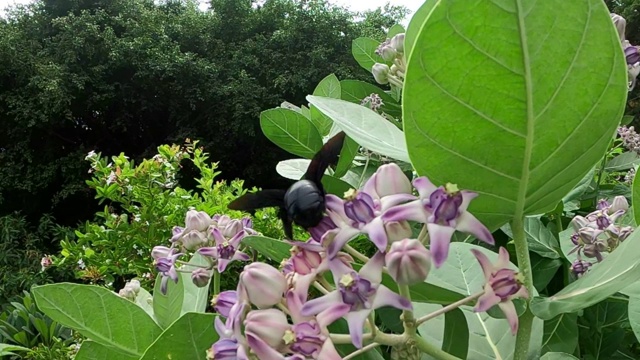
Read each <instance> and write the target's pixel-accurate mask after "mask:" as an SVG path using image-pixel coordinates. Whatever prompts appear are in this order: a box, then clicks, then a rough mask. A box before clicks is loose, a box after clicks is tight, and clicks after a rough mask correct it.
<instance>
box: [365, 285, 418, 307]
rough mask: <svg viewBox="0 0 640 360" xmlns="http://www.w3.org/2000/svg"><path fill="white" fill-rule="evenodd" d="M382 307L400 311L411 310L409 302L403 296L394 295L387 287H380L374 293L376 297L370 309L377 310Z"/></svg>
mask: <svg viewBox="0 0 640 360" xmlns="http://www.w3.org/2000/svg"><path fill="white" fill-rule="evenodd" d="M383 306H391V307H394V308H396V309H400V310H413V305H411V301H409V300H407V299H406V298H405V297H403V296H400V295H398V294H396V293H394V292H393V291H391V290H390V289H389V288H388V287H386V286H384V285H380V287H378V290H377V291H376V297H375V299H373V306H372V307H373V308H374V309H378V308H381V307H383Z"/></svg>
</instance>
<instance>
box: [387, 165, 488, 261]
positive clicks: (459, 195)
mask: <svg viewBox="0 0 640 360" xmlns="http://www.w3.org/2000/svg"><path fill="white" fill-rule="evenodd" d="M413 186H414V187H415V188H416V190H418V194H419V197H418V198H415V197H413V199H415V200H413V201H411V202H409V203H406V204H402V205H397V206H394V207H392V208H390V209H389V210H387V211H386V212H385V213H384V214H383V215H382V219H383V220H384V221H394V220H395V221H400V220H413V221H418V222H421V223H426V224H427V230H428V231H429V239H430V241H431V247H430V250H431V255H432V256H433V262H434V265H435V266H436V268H438V267H440V266H441V265H442V264H443V263H444V261H445V260H446V259H447V256H448V254H449V243H450V242H451V237H452V236H453V233H454V232H455V231H456V230H458V231H461V232H465V233H469V234H472V235H474V236H475V237H476V238H478V239H479V240H482V241H484V242H486V243H488V244H491V245H493V244H494V240H493V236H492V235H491V232H489V229H487V228H486V227H485V226H484V225H483V224H482V223H481V222H480V221H479V220H478V219H476V217H475V216H473V215H472V214H471V213H470V212H468V211H467V207H468V206H469V203H470V202H471V200H473V199H474V198H475V197H476V196H477V194H476V193H474V192H471V191H466V190H458V188H457V186H455V185H453V184H447V185H446V186H440V187H436V186H435V185H433V184H432V183H431V181H429V179H427V178H426V177H424V176H423V177H419V178H417V179H415V180H414V181H413Z"/></svg>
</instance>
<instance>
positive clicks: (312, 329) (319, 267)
mask: <svg viewBox="0 0 640 360" xmlns="http://www.w3.org/2000/svg"><path fill="white" fill-rule="evenodd" d="M414 188H415V190H417V193H418V196H416V195H414V194H413V193H412V192H413V190H414ZM475 196H476V194H474V193H472V192H469V191H460V190H458V189H457V188H456V186H455V185H451V184H447V185H446V186H443V187H436V186H435V185H433V184H432V183H431V182H430V181H429V180H428V179H427V178H426V177H420V178H417V179H415V180H414V181H413V187H412V184H411V182H410V181H409V179H408V178H407V177H406V176H405V175H404V173H403V172H402V170H401V169H400V167H399V166H398V165H396V164H386V165H383V166H381V167H380V168H379V169H378V170H377V172H376V173H375V174H374V175H373V176H372V177H371V178H370V179H369V180H368V181H367V182H366V183H365V185H364V186H363V188H362V189H361V190H351V191H349V192H348V193H346V194H345V198H344V199H341V198H339V197H337V196H335V195H327V196H326V216H325V217H324V218H323V220H322V221H321V222H320V224H319V225H318V226H316V227H314V228H312V229H310V231H309V232H310V235H311V237H310V238H309V239H308V240H307V241H305V242H298V241H290V242H289V243H290V244H291V245H292V249H291V256H290V257H289V258H287V259H285V260H284V261H283V262H282V264H281V268H282V270H278V269H276V268H274V267H272V266H270V265H268V264H264V263H252V264H249V265H247V266H245V268H244V271H243V272H242V273H241V275H240V281H239V283H238V287H237V289H236V290H234V291H225V292H223V293H221V294H219V295H216V296H214V299H213V301H212V305H213V307H214V309H215V310H216V311H217V312H218V313H219V314H220V315H221V316H222V317H224V318H226V319H225V320H222V319H221V318H217V319H216V329H217V331H218V333H219V334H220V339H219V340H218V341H217V342H216V343H214V344H213V345H212V347H211V348H210V349H209V358H212V359H247V358H248V356H249V355H250V354H251V355H255V356H256V357H257V358H260V359H301V360H302V359H340V356H339V354H338V353H337V351H336V349H335V346H334V344H333V342H332V340H331V336H330V334H329V331H328V329H327V326H328V325H330V324H331V323H333V322H334V321H336V320H337V319H340V318H344V319H345V320H346V321H347V323H348V325H349V333H350V335H351V341H352V343H353V345H354V346H355V347H357V348H362V347H363V342H364V329H365V325H366V324H367V323H368V325H369V327H373V326H375V325H374V324H373V323H371V322H369V321H370V320H369V318H370V315H371V313H372V311H373V310H375V309H378V308H380V307H384V306H390V307H394V308H397V309H402V310H412V304H411V302H410V301H409V300H408V299H407V298H405V297H403V296H401V295H399V294H397V293H395V292H393V291H392V290H391V289H389V288H388V287H386V286H385V285H384V284H382V276H383V272H385V271H386V272H387V273H388V274H389V275H390V276H391V277H392V278H393V279H394V280H395V281H396V282H397V283H398V284H400V285H402V286H404V285H412V284H416V283H420V282H423V281H424V280H425V279H426V278H427V275H428V273H429V269H430V268H431V262H432V255H433V262H434V264H435V266H440V265H442V263H443V262H444V261H445V260H446V257H447V254H448V247H449V246H448V245H449V242H450V240H451V235H452V234H453V232H454V231H455V230H460V231H465V232H469V233H471V234H473V235H475V236H476V237H477V238H478V239H481V240H483V241H486V242H488V243H490V244H493V237H492V236H491V233H490V232H489V231H488V229H487V228H486V227H484V225H482V224H481V223H480V222H479V221H478V220H477V219H476V218H475V217H474V216H473V215H471V214H470V213H469V212H467V210H466V209H467V206H468V205H469V202H470V201H471V200H472V199H473V198H474V197H475ZM408 221H418V222H421V223H424V224H426V228H427V229H428V232H429V237H430V239H431V249H432V250H431V251H429V250H427V248H426V247H425V244H423V243H422V241H421V239H414V238H412V231H411V227H410V225H409V222H408ZM360 234H365V235H368V237H369V239H370V240H371V241H372V242H373V243H374V244H375V246H376V247H377V249H378V251H377V252H376V253H375V255H374V256H372V257H371V258H370V259H366V262H365V264H364V265H362V267H360V268H358V266H357V265H356V264H355V263H354V260H353V258H352V256H351V255H350V254H348V253H349V252H352V249H351V248H350V247H349V246H348V243H349V241H351V240H352V239H354V238H355V237H356V236H358V235H360ZM354 254H356V253H354ZM505 254H506V250H504V249H501V253H500V261H499V262H498V263H497V264H495V265H491V264H490V263H489V262H488V260H486V257H483V256H484V255H482V254H481V253H480V255H478V254H476V257H477V258H478V260H479V261H480V264H481V265H482V267H483V269H484V271H485V274H486V278H487V285H486V290H485V291H486V294H485V295H484V296H483V298H481V300H482V302H481V304H480V306H479V307H478V309H477V311H486V310H488V308H490V307H491V306H493V305H499V306H500V307H501V308H503V310H504V312H505V314H507V316H508V318H509V321H510V323H511V324H512V328H513V327H514V326H515V327H517V314H516V315H515V320H514V314H515V308H514V307H513V303H512V302H511V300H512V299H513V298H515V297H521V296H527V293H526V290H523V289H524V288H523V287H522V282H521V281H520V277H519V275H518V274H516V273H515V272H514V271H513V270H509V269H506V266H507V265H508V255H506V258H505ZM328 274H330V275H331V278H332V279H333V284H330V283H329V281H328V280H327V278H326V275H328ZM312 286H313V287H314V288H315V289H317V290H318V291H320V292H321V293H322V296H320V297H317V298H315V299H308V293H309V289H310V288H311V287H312ZM514 324H515V325H514Z"/></svg>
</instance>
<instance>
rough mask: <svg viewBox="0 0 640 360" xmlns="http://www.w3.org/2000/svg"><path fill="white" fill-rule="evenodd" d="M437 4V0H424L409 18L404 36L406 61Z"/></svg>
mask: <svg viewBox="0 0 640 360" xmlns="http://www.w3.org/2000/svg"><path fill="white" fill-rule="evenodd" d="M438 3H439V1H438V0H426V1H425V2H424V3H423V4H422V6H420V7H419V8H418V10H417V11H416V12H415V14H413V16H412V17H411V20H410V21H409V26H407V32H406V33H405V35H404V53H405V56H406V58H407V60H408V59H410V55H411V49H413V46H414V44H415V42H416V39H417V38H418V35H419V34H420V30H422V26H423V24H424V23H425V21H426V20H427V18H428V17H429V15H431V12H432V11H433V9H434V7H435V6H436V5H437V4H438Z"/></svg>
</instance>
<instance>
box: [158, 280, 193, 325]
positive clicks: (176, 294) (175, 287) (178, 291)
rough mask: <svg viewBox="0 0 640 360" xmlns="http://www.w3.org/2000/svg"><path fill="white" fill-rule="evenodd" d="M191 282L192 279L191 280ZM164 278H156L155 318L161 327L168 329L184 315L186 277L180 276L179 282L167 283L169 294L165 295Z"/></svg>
mask: <svg viewBox="0 0 640 360" xmlns="http://www.w3.org/2000/svg"><path fill="white" fill-rule="evenodd" d="M189 280H191V279H189ZM161 286H162V276H158V277H157V278H156V282H155V284H154V286H153V303H152V305H153V316H154V317H155V320H156V322H157V323H158V325H160V327H162V328H163V329H166V328H167V327H168V326H169V325H171V324H172V323H173V322H174V321H176V320H178V318H179V317H180V314H181V313H182V306H183V304H184V300H185V299H184V292H185V291H184V289H185V282H184V277H183V276H180V277H179V278H178V282H177V283H176V282H173V280H169V281H168V282H167V293H166V294H163V293H162V291H160V290H161Z"/></svg>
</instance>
